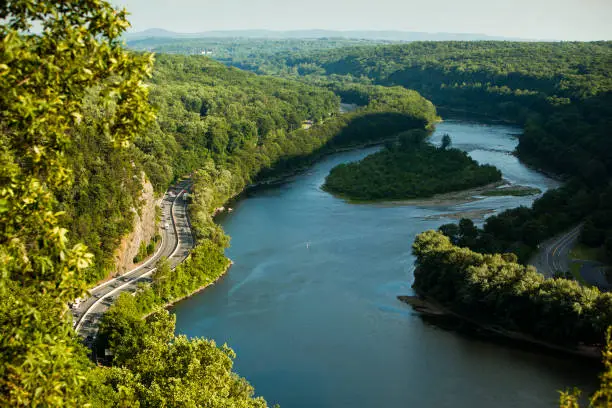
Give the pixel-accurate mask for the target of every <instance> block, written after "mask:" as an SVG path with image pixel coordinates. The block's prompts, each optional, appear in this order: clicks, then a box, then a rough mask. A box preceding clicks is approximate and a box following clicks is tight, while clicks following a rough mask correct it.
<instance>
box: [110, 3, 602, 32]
mask: <svg viewBox="0 0 612 408" xmlns="http://www.w3.org/2000/svg"><path fill="white" fill-rule="evenodd" d="M111 1H112V3H113V4H115V5H117V6H122V7H126V8H127V9H128V11H130V12H131V13H132V15H131V17H130V21H131V22H132V26H133V28H132V29H131V30H130V31H142V30H145V29H148V28H163V29H166V30H171V31H177V32H183V33H190V32H199V31H209V30H231V29H269V30H294V29H314V28H317V29H329V30H403V31H424V32H453V33H482V34H489V35H501V36H507V37H522V38H536V39H538V38H539V39H557V40H584V41H586V40H612V0H508V1H499V0H418V1H417V0H375V1H373V0H299V1H298V0H111Z"/></svg>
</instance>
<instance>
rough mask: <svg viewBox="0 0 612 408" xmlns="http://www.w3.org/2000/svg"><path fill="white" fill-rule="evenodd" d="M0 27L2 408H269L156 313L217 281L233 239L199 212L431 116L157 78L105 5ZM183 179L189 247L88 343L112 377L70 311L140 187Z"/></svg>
mask: <svg viewBox="0 0 612 408" xmlns="http://www.w3.org/2000/svg"><path fill="white" fill-rule="evenodd" d="M0 11H1V12H2V13H3V14H2V18H3V24H2V26H1V30H2V32H1V36H2V38H3V42H2V53H3V60H2V63H1V64H0V74H1V75H0V89H2V92H0V104H1V106H2V111H3V116H2V119H1V122H0V123H1V126H0V130H1V132H0V140H1V141H2V143H1V149H0V155H1V157H2V160H1V162H2V166H0V170H1V171H0V180H1V181H2V186H3V187H2V189H0V225H1V227H0V259H1V260H2V262H0V298H1V299H2V302H0V327H1V328H2V330H1V331H2V333H3V334H2V336H1V337H0V348H1V353H0V359H1V360H2V361H1V362H0V363H1V364H0V405H3V406H4V405H6V406H62V405H63V406H85V405H87V404H93V405H94V406H100V407H103V406H118V405H123V406H136V405H139V404H140V405H141V406H202V405H206V404H209V403H211V401H214V404H213V406H243V407H249V406H253V407H263V406H265V405H266V404H265V401H263V400H262V399H261V398H255V397H253V389H252V387H250V386H249V385H248V384H247V383H246V381H245V380H243V379H241V378H239V377H238V376H237V375H236V374H234V373H233V372H232V360H233V358H234V356H235V355H234V353H233V352H232V351H231V350H230V349H229V348H227V347H217V345H215V344H214V342H211V341H209V340H203V339H191V340H187V339H186V338H184V337H181V336H178V337H177V336H175V335H174V321H173V319H172V318H171V317H170V316H169V315H168V313H167V312H165V311H163V310H162V311H160V310H159V306H160V305H163V304H165V303H166V302H168V301H171V300H175V299H177V298H181V297H183V296H185V295H187V294H190V293H192V292H193V291H194V290H196V289H198V288H199V287H202V286H204V285H206V284H208V283H210V282H211V281H212V280H214V279H216V278H217V277H218V276H219V275H220V274H222V273H223V272H224V271H225V270H226V269H227V267H228V265H229V261H228V260H227V259H226V258H225V256H224V254H223V250H224V248H225V247H226V246H227V245H228V242H229V238H228V237H227V236H225V234H224V233H223V231H222V230H221V229H220V227H218V226H217V225H216V224H214V222H213V221H212V216H211V214H212V209H213V208H214V207H215V206H217V205H219V203H223V202H224V201H226V200H227V199H228V198H230V197H231V196H232V195H235V194H237V193H238V192H240V191H241V190H242V189H243V188H244V187H245V186H246V185H247V184H249V183H251V182H252V181H253V180H254V179H255V178H256V177H257V176H258V174H260V173H261V172H262V171H264V170H266V169H268V171H269V169H271V168H272V167H273V166H274V165H275V164H277V165H281V167H284V168H285V169H288V168H291V166H294V165H296V164H298V163H300V162H302V161H303V160H306V158H307V157H308V156H309V155H311V154H312V153H313V152H319V151H322V150H325V149H326V148H328V147H327V146H328V145H330V143H331V142H332V141H333V143H332V144H335V146H343V145H350V144H362V143H368V142H373V141H376V140H379V139H381V138H388V137H390V136H392V135H394V134H397V133H399V132H400V131H403V130H406V129H410V128H418V129H425V128H427V127H430V126H431V123H432V122H433V121H434V120H436V118H437V116H436V111H435V108H434V106H433V105H432V104H431V103H430V102H429V101H427V100H426V99H424V98H422V97H421V96H420V95H419V94H418V93H416V92H414V91H408V90H405V89H402V88H397V89H389V90H386V89H384V88H382V87H376V86H367V87H362V88H360V91H361V92H363V95H366V96H367V97H366V99H367V101H368V103H367V104H366V105H365V106H363V107H362V108H360V109H358V110H356V111H354V112H351V113H347V114H340V111H339V101H340V97H339V96H337V95H336V94H334V92H332V91H331V90H329V89H327V88H322V87H317V86H314V85H310V84H305V83H300V82H296V81H290V80H285V79H278V78H269V77H260V76H257V75H255V74H252V73H246V72H243V71H240V70H238V69H235V68H226V67H225V66H223V65H222V64H220V63H218V62H214V61H212V60H210V59H208V58H206V57H202V56H191V57H187V56H159V58H158V59H157V61H156V62H155V65H153V58H152V57H151V56H149V55H146V54H134V53H128V52H126V51H125V50H124V48H123V46H122V42H121V40H120V35H121V33H122V32H123V31H124V30H125V28H126V27H127V26H128V23H127V21H126V14H125V12H120V11H116V10H113V8H112V7H111V6H110V5H109V4H108V3H106V2H103V1H102V2H91V3H81V2H75V3H66V4H63V3H62V4H61V5H59V4H56V3H54V2H50V1H41V2H36V3H32V4H30V2H28V1H25V0H23V1H15V2H11V3H9V4H8V5H6V6H4V7H3V8H1V9H0ZM32 22H36V23H38V24H39V25H40V26H41V27H42V31H41V33H40V34H32V33H30V31H29V30H30V28H31V26H30V24H31V23H32ZM67 22H69V24H67ZM305 122H307V123H309V124H311V125H312V126H310V127H309V128H306V126H304V123H305ZM375 130H376V131H375ZM329 148H331V147H329ZM189 174H191V175H192V177H193V191H194V194H193V196H194V202H193V205H192V208H191V216H192V222H193V226H194V229H195V232H196V235H197V238H198V245H197V247H196V248H195V249H194V250H193V252H192V253H191V255H190V257H189V259H188V260H187V261H185V262H184V263H183V264H181V265H180V266H179V267H177V268H175V269H173V270H172V269H170V268H169V267H168V265H167V263H164V262H161V263H160V265H159V269H158V270H157V271H156V273H155V274H154V275H153V283H152V284H151V285H145V286H142V287H141V288H140V290H139V291H138V294H137V296H129V295H125V296H122V297H121V298H120V299H119V301H118V302H117V303H116V304H115V305H114V306H113V308H112V309H111V310H110V311H109V313H108V315H107V317H106V319H105V320H104V322H103V326H102V328H101V336H100V342H99V346H100V347H101V348H102V349H104V348H105V347H108V348H109V349H110V350H111V352H112V353H113V357H112V359H110V361H107V362H108V363H109V364H110V365H111V366H110V367H101V366H95V365H93V363H91V362H90V361H89V359H88V358H87V351H86V349H85V348H84V347H83V346H82V345H81V344H80V339H79V338H78V337H77V335H76V334H75V333H74V331H73V329H72V322H71V314H70V313H68V307H67V305H68V303H69V302H71V301H73V300H74V299H75V298H77V297H79V296H83V295H84V294H85V289H86V288H87V287H88V286H89V285H91V284H92V283H93V282H95V281H97V280H98V279H100V278H102V277H104V276H105V275H106V274H107V273H108V272H110V271H112V264H111V262H110V259H111V256H112V253H113V251H114V250H115V248H116V247H117V245H118V242H119V240H120V238H121V237H122V236H124V235H125V234H126V233H127V232H129V231H130V229H131V228H132V225H131V222H132V218H131V217H132V214H133V211H137V210H138V208H139V202H138V196H139V192H140V191H141V183H142V181H143V178H146V179H148V180H149V181H151V182H152V184H153V185H154V187H155V190H156V191H157V192H158V193H161V192H162V191H164V190H165V189H166V187H167V186H168V185H169V184H170V183H172V182H173V181H174V180H176V179H178V178H180V177H182V176H185V175H189ZM145 315H149V317H148V319H147V320H146V321H145V320H143V317H145Z"/></svg>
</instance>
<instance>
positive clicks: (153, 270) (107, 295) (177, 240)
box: [75, 190, 185, 333]
mask: <svg viewBox="0 0 612 408" xmlns="http://www.w3.org/2000/svg"><path fill="white" fill-rule="evenodd" d="M184 191H185V190H183V191H181V193H180V194H178V195H177V196H176V198H175V199H174V201H172V207H171V209H170V215H171V217H172V225H173V227H174V231H175V233H176V231H177V228H176V220H175V216H174V214H175V212H174V203H175V202H176V200H177V199H178V198H179V197H180V196H181V194H183V192H184ZM180 243H181V242H180V239H179V237H178V234H177V235H176V246H175V247H174V251H173V252H172V255H170V257H169V258H168V259H170V258H172V257H173V256H174V254H175V252H176V251H177V250H178V248H179V247H180ZM156 270H157V268H154V269H151V270H150V271H149V272H146V273H144V274H142V275H140V276H139V277H138V278H135V279H132V280H129V281H127V282H126V283H124V284H123V285H120V286H118V287H117V288H115V289H113V290H112V291H110V292H108V293H107V294H105V295H103V296H101V297H100V298H98V300H96V301H95V302H94V303H93V304H92V305H91V306H90V307H89V308H87V310H86V311H85V312H84V313H83V315H82V316H81V319H79V322H78V323H77V325H76V327H75V331H76V332H77V333H78V332H79V330H80V329H81V327H82V325H83V322H84V321H85V318H86V317H87V316H88V315H89V314H90V313H91V311H92V310H93V308H94V307H96V306H97V305H98V304H100V303H101V302H102V300H104V299H106V298H107V297H109V296H110V295H112V294H113V293H115V292H117V291H118V290H119V289H121V288H123V287H125V286H127V285H129V284H131V283H134V282H137V281H139V280H140V279H141V278H144V277H146V276H149V275H151V274H152V273H153V272H155V271H156Z"/></svg>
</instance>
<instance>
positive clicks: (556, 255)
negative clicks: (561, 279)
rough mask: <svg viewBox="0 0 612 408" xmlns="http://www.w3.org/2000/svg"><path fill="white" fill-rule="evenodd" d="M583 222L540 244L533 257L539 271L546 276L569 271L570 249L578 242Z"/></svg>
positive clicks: (532, 263) (530, 263) (532, 262)
mask: <svg viewBox="0 0 612 408" xmlns="http://www.w3.org/2000/svg"><path fill="white" fill-rule="evenodd" d="M581 229H582V224H580V225H577V226H576V227H574V228H572V229H571V230H569V231H567V232H565V233H563V234H561V235H557V236H556V237H554V238H551V239H549V240H547V241H544V242H542V243H541V244H540V245H539V246H538V248H539V249H538V253H537V254H536V255H535V256H534V257H533V258H532V259H531V261H530V262H529V265H533V266H535V267H536V268H537V269H538V272H540V273H541V274H543V275H544V276H546V277H549V278H551V277H553V275H554V274H555V272H568V271H569V270H570V250H571V249H572V248H573V247H574V245H575V244H576V241H577V240H578V237H579V236H580V231H581Z"/></svg>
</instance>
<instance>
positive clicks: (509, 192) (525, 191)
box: [481, 186, 542, 197]
mask: <svg viewBox="0 0 612 408" xmlns="http://www.w3.org/2000/svg"><path fill="white" fill-rule="evenodd" d="M541 192H542V190H540V189H539V188H535V187H521V186H519V187H511V188H496V189H495V190H488V191H484V192H483V193H481V195H483V196H487V197H495V196H515V197H524V196H530V195H536V194H540V193H541Z"/></svg>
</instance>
